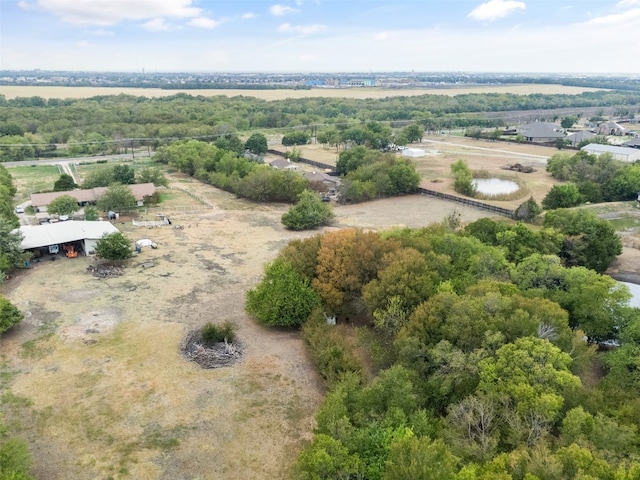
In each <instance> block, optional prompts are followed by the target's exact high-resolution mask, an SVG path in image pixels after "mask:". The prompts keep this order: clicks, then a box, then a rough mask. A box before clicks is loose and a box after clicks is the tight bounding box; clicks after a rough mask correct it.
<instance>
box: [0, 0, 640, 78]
mask: <svg viewBox="0 0 640 480" xmlns="http://www.w3.org/2000/svg"><path fill="white" fill-rule="evenodd" d="M638 32H640V0H613V1H612V0H597V1H596V0H486V1H482V0H438V1H436V0H273V1H268V0H258V1H245V0H222V1H216V0H0V70H31V69H42V70H73V71H101V72H104V71H112V72H114V71H117V72H142V71H143V70H144V71H145V72H147V73H155V72H282V73H313V72H411V71H415V72H469V73H475V72H478V73H482V72H523V73H524V72H530V73H552V72H558V73H598V74H624V73H628V74H640V36H639V35H638Z"/></svg>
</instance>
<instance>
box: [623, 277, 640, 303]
mask: <svg viewBox="0 0 640 480" xmlns="http://www.w3.org/2000/svg"><path fill="white" fill-rule="evenodd" d="M620 283H622V284H624V285H626V286H627V287H629V291H630V292H631V295H632V297H631V301H630V302H629V306H631V307H636V308H640V285H638V284H635V283H629V282H620Z"/></svg>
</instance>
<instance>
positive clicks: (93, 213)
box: [84, 205, 100, 222]
mask: <svg viewBox="0 0 640 480" xmlns="http://www.w3.org/2000/svg"><path fill="white" fill-rule="evenodd" d="M98 218H100V212H99V211H98V209H97V208H96V207H94V206H92V205H87V206H86V207H84V219H85V220H87V221H90V222H94V221H96V220H98Z"/></svg>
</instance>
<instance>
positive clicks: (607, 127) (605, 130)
mask: <svg viewBox="0 0 640 480" xmlns="http://www.w3.org/2000/svg"><path fill="white" fill-rule="evenodd" d="M596 133H598V134H599V135H618V136H620V135H626V134H627V129H626V128H624V127H623V126H622V125H619V124H617V123H616V122H604V123H601V124H600V125H598V127H597V128H596Z"/></svg>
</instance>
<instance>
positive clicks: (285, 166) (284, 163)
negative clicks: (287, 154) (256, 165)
mask: <svg viewBox="0 0 640 480" xmlns="http://www.w3.org/2000/svg"><path fill="white" fill-rule="evenodd" d="M269 165H270V166H271V167H272V168H275V169H276V170H297V169H298V166H297V165H296V164H295V163H292V162H291V160H289V159H288V158H278V159H276V160H274V161H273V162H271V163H269Z"/></svg>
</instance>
